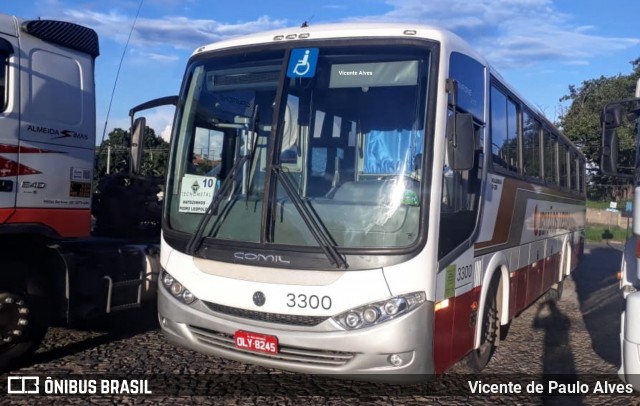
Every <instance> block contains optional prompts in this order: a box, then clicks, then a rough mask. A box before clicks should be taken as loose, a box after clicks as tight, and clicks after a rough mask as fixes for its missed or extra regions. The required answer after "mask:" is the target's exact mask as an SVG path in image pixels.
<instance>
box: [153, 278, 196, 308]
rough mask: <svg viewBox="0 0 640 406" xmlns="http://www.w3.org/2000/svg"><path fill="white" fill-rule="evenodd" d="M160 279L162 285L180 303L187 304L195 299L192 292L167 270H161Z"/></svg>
mask: <svg viewBox="0 0 640 406" xmlns="http://www.w3.org/2000/svg"><path fill="white" fill-rule="evenodd" d="M160 280H161V281H162V286H164V288H165V289H166V290H167V291H168V292H169V293H171V296H173V297H175V298H176V299H178V300H179V301H181V302H182V303H184V304H188V305H189V304H191V303H193V302H195V300H196V299H197V298H196V297H195V296H194V295H193V293H191V292H190V291H189V290H187V289H186V288H185V287H184V285H183V284H181V283H180V282H178V281H177V280H176V279H175V278H174V277H173V276H171V275H170V274H169V273H168V272H167V271H165V270H162V278H160Z"/></svg>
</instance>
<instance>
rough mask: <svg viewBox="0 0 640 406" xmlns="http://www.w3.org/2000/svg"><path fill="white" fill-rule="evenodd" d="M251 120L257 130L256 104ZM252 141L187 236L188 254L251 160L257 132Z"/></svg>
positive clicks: (193, 251)
mask: <svg viewBox="0 0 640 406" xmlns="http://www.w3.org/2000/svg"><path fill="white" fill-rule="evenodd" d="M251 121H252V123H251V125H250V126H249V128H250V129H251V131H254V130H257V121H258V106H257V105H256V106H255V107H254V110H253V115H252V118H251ZM252 141H253V142H252V145H251V147H250V148H251V150H250V151H249V153H248V154H246V155H242V156H241V157H240V158H239V159H238V160H237V161H236V162H235V163H234V164H233V166H232V167H231V170H229V173H228V174H227V177H226V178H224V180H223V181H222V184H221V185H220V189H218V193H217V194H216V195H215V197H214V198H213V199H212V200H211V203H210V204H209V207H207V210H206V211H205V213H204V215H203V216H202V218H201V219H200V221H199V222H198V225H197V226H196V230H195V231H194V233H193V235H192V236H191V238H189V241H188V242H187V246H186V247H185V252H186V253H187V254H188V255H195V254H196V252H197V251H198V249H199V248H200V245H201V244H202V240H203V238H202V237H203V236H204V230H205V228H206V227H207V224H209V222H210V221H211V218H212V217H213V216H214V214H215V213H216V212H217V210H218V207H219V206H220V203H222V200H223V199H224V198H225V196H226V194H227V190H228V189H229V188H230V187H231V185H233V184H234V183H235V181H236V178H237V177H238V173H239V172H240V169H241V168H242V166H243V165H244V164H245V162H247V161H249V162H253V157H254V155H255V150H256V146H257V144H258V134H257V132H254V133H253V139H252ZM247 142H249V139H247ZM250 170H251V168H249V171H248V172H250ZM245 176H247V175H245ZM247 177H248V176H247ZM246 194H247V196H248V195H249V189H248V187H247V190H246Z"/></svg>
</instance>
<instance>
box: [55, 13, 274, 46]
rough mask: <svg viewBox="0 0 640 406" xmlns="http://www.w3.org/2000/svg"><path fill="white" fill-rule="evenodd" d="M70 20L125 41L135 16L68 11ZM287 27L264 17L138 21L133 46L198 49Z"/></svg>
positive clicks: (177, 17)
mask: <svg viewBox="0 0 640 406" xmlns="http://www.w3.org/2000/svg"><path fill="white" fill-rule="evenodd" d="M65 15H66V18H67V19H69V20H70V21H74V22H77V23H79V24H83V25H87V26H89V27H92V28H93V29H95V30H96V31H97V32H98V35H99V36H100V37H101V38H110V39H112V40H115V41H118V42H125V41H126V40H127V37H128V36H129V32H130V29H131V26H132V24H133V16H130V15H124V14H121V13H118V12H116V11H111V12H108V13H104V12H97V11H91V10H79V9H72V10H66V11H65ZM284 25H286V20H278V19H273V18H271V17H269V16H261V17H258V18H257V19H255V20H252V21H245V22H238V23H225V22H220V21H216V20H209V19H189V18H187V17H183V16H165V17H162V18H157V19H151V18H139V19H138V20H137V21H136V24H135V28H134V31H133V34H132V36H131V45H132V46H135V47H141V48H154V47H159V48H163V49H166V47H167V46H169V47H173V48H176V49H188V50H191V49H195V48H196V47H198V46H200V45H204V44H207V43H211V42H216V41H220V40H222V39H226V38H229V37H235V36H238V35H244V34H250V33H253V32H259V31H265V30H270V29H274V28H278V27H282V26H284Z"/></svg>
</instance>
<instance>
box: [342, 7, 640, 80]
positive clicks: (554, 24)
mask: <svg viewBox="0 0 640 406" xmlns="http://www.w3.org/2000/svg"><path fill="white" fill-rule="evenodd" d="M386 2H387V4H388V5H390V6H392V7H393V9H392V10H391V11H389V12H388V13H386V14H384V15H381V16H364V17H359V18H352V19H349V20H360V21H362V20H367V21H372V20H373V21H407V22H416V23H428V24H433V25H438V26H441V27H443V28H447V29H449V30H451V31H453V32H455V33H457V34H458V35H460V36H461V37H463V38H464V39H465V40H467V41H468V42H470V43H471V44H472V45H473V46H474V47H476V48H477V49H478V50H479V51H480V52H482V53H483V54H484V55H485V56H486V57H487V59H488V60H489V61H490V62H491V63H492V64H494V65H495V66H497V67H499V68H513V67H523V66H527V65H531V64H537V63H544V62H547V61H550V60H553V61H557V62H562V63H565V64H567V65H582V64H587V63H588V61H589V60H590V59H591V58H594V57H598V56H603V55H608V54H611V53H612V52H615V51H618V50H623V49H627V48H630V47H633V46H637V45H639V44H640V37H635V38H616V37H607V36H603V35H598V34H597V33H595V29H594V27H593V26H588V25H575V24H572V23H571V21H572V17H571V16H570V15H568V14H564V13H561V12H559V11H558V10H557V9H556V8H555V7H554V4H553V1H552V0H477V1H473V2H471V1H468V0H429V1H424V0H387V1H386Z"/></svg>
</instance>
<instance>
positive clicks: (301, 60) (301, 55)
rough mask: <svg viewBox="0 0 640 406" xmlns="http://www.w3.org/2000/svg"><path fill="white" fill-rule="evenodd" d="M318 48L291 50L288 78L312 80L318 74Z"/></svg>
mask: <svg viewBox="0 0 640 406" xmlns="http://www.w3.org/2000/svg"><path fill="white" fill-rule="evenodd" d="M317 62H318V48H298V49H292V50H291V57H290V58H289V66H288V68H287V77H290V78H311V77H313V76H314V75H315V74H316V65H317Z"/></svg>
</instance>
